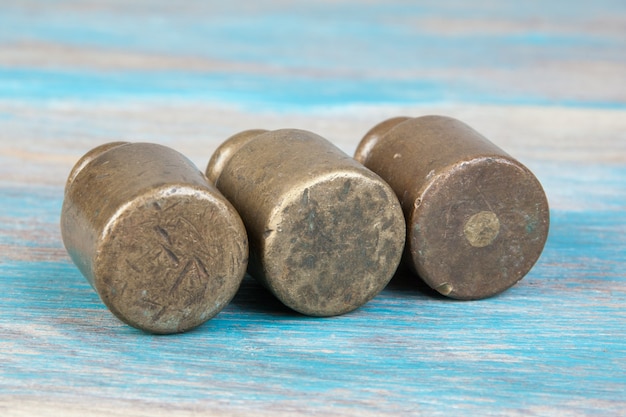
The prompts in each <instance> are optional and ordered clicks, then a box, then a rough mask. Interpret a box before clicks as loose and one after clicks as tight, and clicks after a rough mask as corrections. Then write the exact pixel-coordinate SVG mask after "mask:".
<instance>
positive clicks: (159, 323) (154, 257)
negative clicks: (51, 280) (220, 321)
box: [61, 142, 248, 333]
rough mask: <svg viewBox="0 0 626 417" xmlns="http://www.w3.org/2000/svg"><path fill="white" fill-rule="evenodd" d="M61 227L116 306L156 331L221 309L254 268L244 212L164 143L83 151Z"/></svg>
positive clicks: (185, 326)
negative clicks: (249, 263)
mask: <svg viewBox="0 0 626 417" xmlns="http://www.w3.org/2000/svg"><path fill="white" fill-rule="evenodd" d="M61 232H62V236H63V242H64V244H65V247H66V248H67V251H68V253H69V254H70V256H71V258H72V260H73V261H74V263H75V264H76V265H77V266H78V268H79V269H80V271H81V272H82V274H83V275H84V276H85V277H86V278H87V280H88V281H89V283H90V284H91V285H92V286H93V288H94V289H95V290H96V292H97V293H98V294H99V296H100V298H101V299H102V301H103V302H104V303H105V304H106V305H107V307H108V308H109V309H110V310H111V311H112V312H113V313H114V314H115V315H116V316H117V317H118V318H120V319H121V320H122V321H124V322H125V323H127V324H129V325H131V326H134V327H136V328H139V329H142V330H144V331H147V332H151V333H175V332H183V331H186V330H189V329H191V328H193V327H196V326H198V325H200V324H201V323H203V322H205V321H206V320H208V319H210V318H211V317H213V316H215V315H216V314H217V313H218V312H219V311H220V310H221V309H222V308H223V307H224V306H226V305H227V304H228V302H229V301H230V300H231V299H232V297H233V296H234V295H235V292H236V291H237V289H238V288H239V285H240V283H241V280H242V279H243V276H244V274H245V271H246V266H247V259H248V239H247V236H246V232H245V228H244V225H243V223H242V221H241V219H240V217H239V215H238V214H237V212H236V211H235V209H234V208H233V207H232V206H231V204H230V203H229V202H228V201H227V200H226V199H225V198H224V196H222V195H221V194H220V193H219V191H218V190H217V189H215V187H213V186H212V185H210V184H209V183H208V181H207V180H206V177H205V176H204V174H203V173H202V172H200V171H199V170H198V169H197V168H196V167H195V166H194V165H193V163H192V162H191V161H189V160H188V159H187V158H185V157H184V156H183V155H181V154H179V153H178V152H176V151H174V150H172V149H170V148H167V147H164V146H160V145H155V144H148V143H126V142H114V143H108V144H105V145H102V146H99V147H97V148H95V149H93V150H91V151H90V152H88V153H87V154H86V155H85V156H83V157H82V158H81V159H80V160H79V161H78V162H77V163H76V165H75V166H74V168H73V170H72V171H71V173H70V175H69V178H68V181H67V184H66V187H65V198H64V201H63V209H62V213H61Z"/></svg>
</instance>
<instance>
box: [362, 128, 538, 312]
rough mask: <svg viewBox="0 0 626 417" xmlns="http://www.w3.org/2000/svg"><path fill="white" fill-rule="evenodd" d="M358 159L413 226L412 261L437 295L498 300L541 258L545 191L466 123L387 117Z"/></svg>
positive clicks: (371, 133) (365, 141)
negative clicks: (381, 182) (385, 184)
mask: <svg viewBox="0 0 626 417" xmlns="http://www.w3.org/2000/svg"><path fill="white" fill-rule="evenodd" d="M355 158H356V159H357V160H358V161H360V162H361V163H363V164H364V165H365V166H367V167H368V168H370V169H371V170H372V171H374V172H376V173H377V174H378V175H380V176H381V177H382V178H383V179H384V180H386V181H387V182H388V183H389V185H390V186H391V188H393V190H394V191H395V193H396V195H397V196H398V198H399V200H400V202H401V204H402V207H403V210H404V214H405V216H406V221H407V243H406V254H407V256H406V257H405V258H406V259H407V260H408V261H409V264H410V266H411V267H412V268H413V269H414V270H415V271H416V272H417V274H418V275H419V276H420V277H421V278H422V279H423V280H424V281H425V282H426V283H427V284H428V285H429V286H430V287H431V288H433V289H435V290H436V291H438V292H439V293H441V294H443V295H446V296H448V297H452V298H457V299H464V300H471V299H479V298H485V297H489V296H492V295H495V294H498V293H500V292H502V291H504V290H506V289H507V288H509V287H511V286H512V285H514V284H515V283H516V282H518V281H519V280H520V279H522V278H523V277H524V276H525V275H526V274H527V273H528V271H529V270H530V269H531V268H532V266H533V265H534V264H535V262H536V261H537V259H538V258H539V256H540V254H541V252H542V250H543V247H544V245H545V242H546V239H547V235H548V227H549V208H548V202H547V199H546V196H545V193H544V191H543V188H542V187H541V184H540V183H539V181H538V180H537V178H536V177H535V176H534V175H533V174H532V173H531V172H530V171H529V170H528V168H526V167H525V166H524V165H522V164H521V163H520V162H518V161H517V160H515V159H513V158H512V157H511V156H510V155H508V154H507V153H506V152H504V151H503V150H502V149H500V148H498V147H497V146H496V145H494V144H493V143H491V142H490V141H489V140H487V139H486V138H484V137H483V136H482V135H480V134H479V133H478V132H476V131H475V130H474V129H472V128H471V127H469V126H467V125H466V124H464V123H462V122H460V121H458V120H456V119H453V118H450V117H444V116H424V117H418V118H407V117H398V118H394V119H389V120H386V121H384V122H382V123H380V124H378V125H377V126H375V127H374V128H372V129H371V130H370V131H369V132H368V133H367V134H366V135H365V137H364V138H363V139H362V140H361V143H360V144H359V146H358V147H357V150H356V152H355Z"/></svg>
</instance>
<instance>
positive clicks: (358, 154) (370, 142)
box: [354, 116, 412, 165]
mask: <svg viewBox="0 0 626 417" xmlns="http://www.w3.org/2000/svg"><path fill="white" fill-rule="evenodd" d="M411 119H412V118H411V117H406V116H398V117H393V118H391V119H387V120H384V121H382V122H380V123H378V124H377V125H376V126H374V127H372V128H371V129H370V130H369V131H368V132H367V133H366V134H365V136H363V138H362V139H361V141H360V142H359V144H358V145H357V148H356V150H355V151H354V159H355V160H357V161H358V162H359V163H361V164H363V165H365V163H366V162H367V158H368V156H369V153H370V152H371V150H372V149H373V148H374V147H375V146H376V145H377V144H378V142H379V141H380V140H381V139H382V137H383V136H385V135H386V134H387V133H388V132H389V131H390V130H391V129H393V128H394V127H396V126H397V125H399V124H400V123H403V122H405V121H407V120H411Z"/></svg>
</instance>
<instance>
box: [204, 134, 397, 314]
mask: <svg viewBox="0 0 626 417" xmlns="http://www.w3.org/2000/svg"><path fill="white" fill-rule="evenodd" d="M206 174H207V177H208V178H209V180H210V181H213V182H214V183H215V185H216V186H217V188H218V189H219V190H220V191H222V193H223V194H224V195H225V196H226V197H227V198H228V199H229V201H230V202H231V203H232V204H233V205H234V206H235V208H236V209H237V211H238V212H239V213H240V214H241V218H242V219H243V221H244V224H245V225H246V229H247V231H248V236H249V238H250V273H251V275H253V276H254V277H256V278H259V279H260V281H261V282H263V283H264V284H265V285H266V287H267V288H269V290H270V291H272V292H273V293H274V294H275V295H276V297H277V298H278V299H280V300H281V301H282V302H283V303H284V304H285V305H287V306H288V307H290V308H292V309H294V310H296V311H299V312H301V313H303V314H307V315H312V316H333V315H339V314H343V313H347V312H349V311H352V310H354V309H356V308H357V307H359V306H361V305H363V304H364V303H366V302H367V301H369V300H370V299H372V298H373V297H374V296H375V295H376V294H378V292H380V291H381V290H382V289H383V288H384V287H385V285H386V284H387V283H388V282H389V280H390V279H391V277H392V276H393V274H394V272H395V270H396V268H397V266H398V264H399V263H400V258H401V256H402V249H403V245H404V237H405V234H404V230H405V224H404V218H403V215H402V209H401V208H400V204H399V202H398V199H397V198H396V196H395V194H394V193H393V190H392V189H391V188H389V186H388V185H387V184H386V183H385V182H384V181H382V180H381V179H380V177H378V176H377V175H376V174H374V173H373V172H371V171H370V170H368V169H366V168H365V167H363V166H362V165H361V164H359V163H357V162H356V161H355V160H354V159H352V158H350V157H349V156H348V155H346V154H345V153H343V152H342V151H341V150H339V149H338V148H337V147H335V146H334V145H332V144H331V143H330V142H328V141H327V140H326V139H324V138H322V137H320V136H318V135H316V134H314V133H311V132H307V131H303V130H296V129H284V130H275V131H270V132H268V131H263V130H251V131H245V132H242V133H240V134H237V135H235V136H233V137H231V138H230V139H228V140H226V141H225V142H224V143H223V144H222V145H221V146H220V147H219V148H218V149H217V150H216V152H215V153H214V154H213V156H212V158H211V160H210V162H209V164H208V167H207V171H206Z"/></svg>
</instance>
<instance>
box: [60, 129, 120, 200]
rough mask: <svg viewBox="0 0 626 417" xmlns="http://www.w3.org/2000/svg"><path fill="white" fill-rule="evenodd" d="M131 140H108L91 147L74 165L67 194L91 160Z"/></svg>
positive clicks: (66, 188) (66, 183) (66, 185)
mask: <svg viewBox="0 0 626 417" xmlns="http://www.w3.org/2000/svg"><path fill="white" fill-rule="evenodd" d="M130 144H131V142H125V141H116V142H108V143H104V144H102V145H99V146H96V147H95V148H93V149H91V150H90V151H88V152H87V153H85V154H84V155H83V156H82V157H81V158H80V159H79V160H78V161H77V162H76V163H75V164H74V166H73V167H72V170H71V171H70V174H69V175H68V177H67V181H66V182H65V193H66V194H67V192H68V190H69V189H70V187H71V186H72V184H73V183H74V179H75V178H76V177H77V176H78V174H80V172H81V171H82V170H83V169H84V168H85V167H86V166H87V165H89V163H90V162H91V161H93V160H94V159H96V158H98V157H99V156H100V155H102V154H104V153H105V152H108V151H110V150H111V149H114V148H117V147H119V146H124V145H130Z"/></svg>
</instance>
